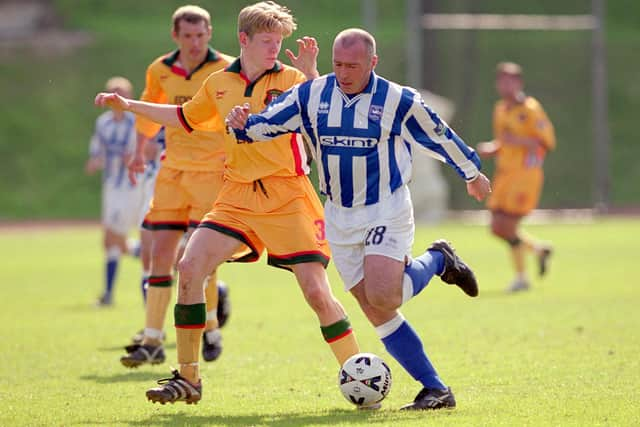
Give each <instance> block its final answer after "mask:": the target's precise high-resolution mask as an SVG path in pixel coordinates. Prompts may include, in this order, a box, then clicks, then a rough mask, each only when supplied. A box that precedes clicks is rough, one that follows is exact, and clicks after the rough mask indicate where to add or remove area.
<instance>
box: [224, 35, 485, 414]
mask: <svg viewBox="0 0 640 427" xmlns="http://www.w3.org/2000/svg"><path fill="white" fill-rule="evenodd" d="M375 52H376V48H375V39H374V38H373V36H371V35H370V34H369V33H367V32H366V31H364V30H360V29H348V30H345V31H343V32H341V33H340V34H338V35H337V36H336V39H335V41H334V45H333V70H334V72H333V73H331V74H328V75H326V76H323V77H320V78H318V79H315V80H312V81H308V82H305V83H302V84H300V85H298V86H295V87H293V88H292V89H291V90H289V91H288V92H286V93H284V94H283V95H282V96H281V97H279V98H278V99H277V100H276V101H274V102H273V103H272V104H271V105H270V106H269V107H268V108H267V109H266V110H265V111H263V112H262V113H260V114H257V115H255V114H254V115H249V112H248V108H247V106H237V107H235V108H234V109H233V110H232V111H231V113H230V114H229V115H228V116H227V124H228V125H229V126H230V127H231V128H233V132H235V135H236V138H237V139H238V141H244V142H253V141H264V140H268V139H270V138H273V137H275V136H277V135H280V134H283V133H287V132H294V131H296V132H302V134H303V135H304V136H305V137H306V138H307V140H308V141H309V142H310V145H311V149H312V151H313V153H314V155H315V158H316V162H317V164H318V170H319V177H320V189H321V191H322V192H323V193H324V194H326V196H327V202H326V204H325V215H326V227H327V228H326V233H327V239H328V241H329V244H330V245H331V251H332V252H333V254H334V262H335V264H336V267H337V269H338V272H339V273H340V275H341V277H342V279H343V281H344V283H345V288H346V289H347V290H349V291H350V292H351V293H352V294H353V295H354V297H355V298H356V299H357V300H358V303H359V304H360V307H361V308H362V310H363V312H364V313H365V315H366V316H367V318H368V319H369V321H370V322H371V323H372V324H373V326H374V327H375V328H376V331H377V332H378V335H379V336H380V338H381V340H382V342H383V343H384V345H385V347H386V349H387V351H388V352H389V353H390V354H391V355H392V356H393V357H394V358H395V359H396V360H397V361H398V362H399V363H400V364H401V365H402V366H403V367H404V368H405V369H406V370H407V372H409V374H411V376H412V377H413V378H415V379H416V380H417V381H419V382H420V383H421V384H422V386H423V389H422V390H421V391H420V392H419V393H418V395H417V396H416V398H415V399H414V401H413V402H412V403H409V404H408V405H405V406H404V407H403V409H438V408H451V407H455V404H456V403H455V398H454V396H453V393H452V392H451V389H450V388H449V387H447V386H446V385H445V383H444V382H443V381H442V380H441V379H440V377H439V376H438V374H437V372H436V370H435V368H434V367H433V365H432V364H431V362H430V361H429V358H428V357H427V355H426V352H425V351H424V348H423V345H422V342H421V340H420V338H419V337H418V335H417V334H416V332H415V331H414V330H413V328H412V327H411V326H410V325H409V323H408V322H407V321H406V320H405V319H404V317H403V316H402V314H401V313H400V312H399V311H398V309H399V307H400V306H401V305H402V304H403V303H404V302H406V301H408V300H409V299H411V298H412V297H413V296H415V295H417V294H418V293H419V292H420V291H422V289H424V288H425V287H426V285H427V284H428V283H429V281H430V279H431V278H432V277H433V275H434V274H435V275H439V276H440V277H441V279H442V280H443V281H444V282H446V283H449V284H455V285H457V286H459V287H460V288H461V289H462V290H463V291H464V292H465V293H467V294H468V295H470V296H476V295H477V294H478V287H477V283H476V279H475V276H474V274H473V272H472V271H471V269H470V268H469V267H468V266H467V265H466V264H465V263H464V262H462V260H461V259H460V258H459V257H458V256H457V255H456V254H455V253H454V251H453V248H452V247H451V246H450V245H449V244H448V243H447V242H446V241H444V240H438V241H436V242H434V243H433V244H432V245H431V246H430V247H429V249H428V250H427V251H426V252H425V253H424V254H423V255H421V256H419V257H417V258H414V259H412V258H411V257H410V254H411V246H412V245H413V238H414V231H415V225H414V221H413V206H412V204H411V197H410V194H409V190H408V188H407V182H408V181H409V180H410V178H411V168H412V151H411V150H412V149H413V148H414V147H415V148H420V149H426V150H427V151H428V152H429V153H430V154H432V155H433V156H434V157H436V158H438V159H440V160H442V161H446V162H447V163H448V164H449V165H451V166H452V167H453V168H454V169H455V170H456V172H457V173H458V174H459V175H460V176H461V177H462V178H463V179H464V180H465V181H466V183H467V191H468V193H469V194H470V195H471V196H473V197H475V198H476V199H478V200H482V199H484V198H485V197H486V195H487V194H488V193H489V192H490V191H491V190H490V184H489V180H488V179H487V177H486V176H484V175H483V174H482V173H481V172H480V160H479V158H478V156H477V155H476V153H475V152H474V151H473V149H471V148H469V147H468V146H467V145H466V144H465V143H464V142H463V141H462V140H461V139H460V138H459V137H458V136H457V135H456V134H455V132H454V131H453V130H451V129H450V128H449V127H448V125H447V124H446V123H445V122H443V121H442V120H441V119H440V118H439V117H438V115H437V114H436V113H435V112H433V111H432V110H431V109H430V108H429V107H427V106H426V105H425V104H424V102H423V100H422V98H421V97H420V95H419V94H418V93H417V92H416V91H415V90H414V89H411V88H408V87H403V86H400V85H398V84H396V83H393V82H390V81H388V80H386V79H384V78H382V77H380V76H378V75H376V74H375V73H374V72H373V69H374V68H375V66H376V64H377V61H378V57H377V55H376V53H375Z"/></svg>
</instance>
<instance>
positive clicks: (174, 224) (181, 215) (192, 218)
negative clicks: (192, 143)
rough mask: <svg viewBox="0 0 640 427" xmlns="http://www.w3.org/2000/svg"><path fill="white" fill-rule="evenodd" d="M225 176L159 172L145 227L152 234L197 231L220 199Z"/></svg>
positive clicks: (188, 172) (220, 173) (172, 171)
mask: <svg viewBox="0 0 640 427" xmlns="http://www.w3.org/2000/svg"><path fill="white" fill-rule="evenodd" d="M223 175H224V172H223V171H219V172H202V171H182V170H179V169H173V168H167V167H162V168H160V172H159V173H158V178H157V179H156V186H155V189H154V192H153V199H152V200H151V205H150V208H149V212H148V213H147V215H146V217H145V219H144V223H143V227H144V228H146V229H149V230H182V231H186V230H187V228H188V227H196V226H197V225H198V224H199V223H200V220H201V219H202V217H203V216H204V214H205V213H207V212H209V210H210V209H211V207H212V206H213V202H215V200H216V198H217V197H218V193H219V192H220V188H222V183H223Z"/></svg>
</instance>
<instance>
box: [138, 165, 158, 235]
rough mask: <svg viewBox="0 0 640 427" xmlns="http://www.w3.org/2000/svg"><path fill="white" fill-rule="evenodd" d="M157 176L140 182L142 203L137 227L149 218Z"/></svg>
mask: <svg viewBox="0 0 640 427" xmlns="http://www.w3.org/2000/svg"><path fill="white" fill-rule="evenodd" d="M156 176H157V173H156V174H155V175H153V176H152V177H145V179H144V180H143V181H141V182H140V187H141V188H140V193H141V194H140V202H139V204H138V219H137V224H136V225H137V226H141V225H142V222H143V221H144V217H145V216H147V213H148V212H149V205H150V204H151V199H152V198H153V190H154V188H155V186H156Z"/></svg>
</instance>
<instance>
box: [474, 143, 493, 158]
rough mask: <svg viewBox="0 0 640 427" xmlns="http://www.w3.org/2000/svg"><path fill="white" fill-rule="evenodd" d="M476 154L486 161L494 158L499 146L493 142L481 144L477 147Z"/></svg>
mask: <svg viewBox="0 0 640 427" xmlns="http://www.w3.org/2000/svg"><path fill="white" fill-rule="evenodd" d="M476 152H477V153H478V155H479V156H480V157H482V158H484V159H486V158H488V157H493V156H495V155H496V153H497V152H498V145H497V144H496V143H495V142H493V141H488V142H479V143H478V145H477V146H476Z"/></svg>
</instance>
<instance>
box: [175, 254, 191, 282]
mask: <svg viewBox="0 0 640 427" xmlns="http://www.w3.org/2000/svg"><path fill="white" fill-rule="evenodd" d="M177 269H178V274H179V275H180V276H179V277H180V281H181V282H187V283H188V282H191V280H192V278H193V275H194V271H195V265H194V260H193V259H188V258H185V257H182V259H181V260H180V261H178V265H177Z"/></svg>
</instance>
